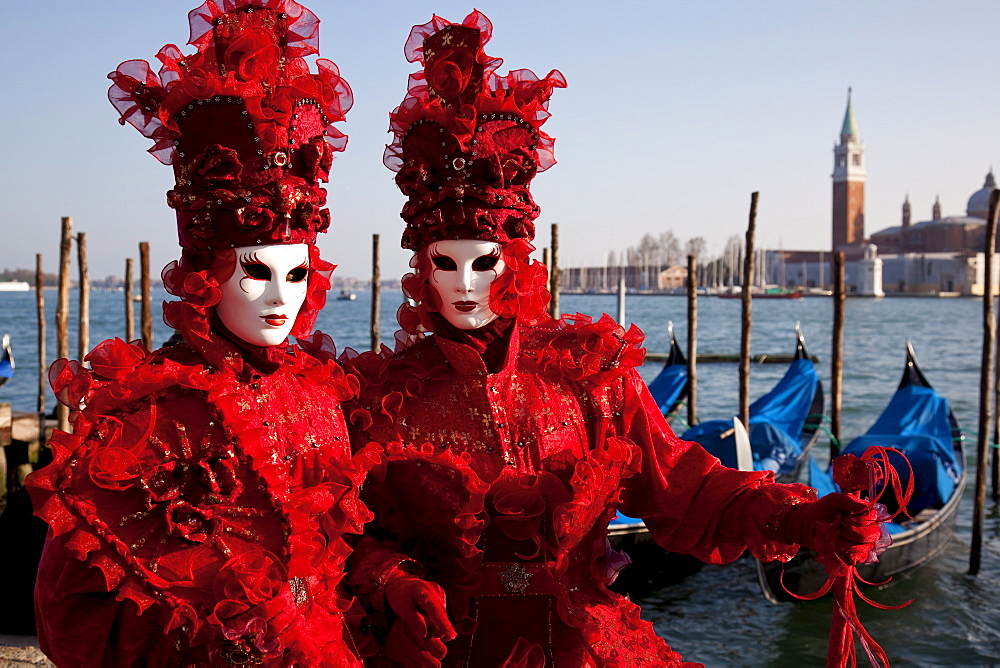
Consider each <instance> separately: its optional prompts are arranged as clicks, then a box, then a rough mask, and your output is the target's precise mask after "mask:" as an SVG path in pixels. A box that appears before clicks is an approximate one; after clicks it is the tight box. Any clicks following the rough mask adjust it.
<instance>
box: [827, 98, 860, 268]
mask: <svg viewBox="0 0 1000 668" xmlns="http://www.w3.org/2000/svg"><path fill="white" fill-rule="evenodd" d="M832 177H833V221H832V222H833V225H832V227H833V240H832V241H833V243H832V249H833V250H834V251H838V250H847V247H850V246H856V247H860V245H861V243H862V242H863V241H864V239H865V145H864V143H863V142H862V141H861V137H860V135H859V134H858V124H857V122H856V121H855V120H854V108H853V107H852V106H851V89H850V88H848V89H847V111H845V112H844V123H843V125H842V126H841V128H840V143H839V144H837V145H835V146H834V147H833V174H832Z"/></svg>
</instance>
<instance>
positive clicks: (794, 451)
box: [681, 323, 823, 482]
mask: <svg viewBox="0 0 1000 668" xmlns="http://www.w3.org/2000/svg"><path fill="white" fill-rule="evenodd" d="M822 415H823V385H822V384H821V383H820V380H819V375H818V374H817V373H816V367H815V365H814V364H813V363H812V360H811V359H810V358H809V353H808V352H806V344H805V339H804V338H803V336H802V330H801V328H800V327H799V325H798V323H796V325H795V354H794V356H793V358H792V362H791V364H789V366H788V370H787V371H786V372H785V375H784V376H783V377H782V378H781V380H780V381H778V384H777V385H775V386H774V388H773V389H772V390H771V391H770V392H768V393H767V394H765V395H764V396H762V397H761V398H759V399H757V401H755V402H753V403H752V404H750V425H749V430H748V431H749V434H750V447H751V450H752V452H753V468H754V469H755V470H757V471H766V470H770V471H774V474H775V478H776V479H777V480H778V482H794V481H795V480H797V479H798V476H799V471H800V469H801V467H802V466H803V464H804V462H805V461H806V459H807V457H806V455H807V454H808V452H809V450H810V449H811V448H812V446H813V444H815V442H816V439H817V437H818V436H819V425H820V421H821V420H822ZM681 438H683V439H684V440H685V441H696V442H698V443H700V444H701V445H702V447H704V448H705V449H706V450H708V451H709V452H710V453H712V454H713V455H715V456H716V457H718V458H719V459H720V460H721V461H722V463H723V464H725V465H726V466H729V467H732V468H738V467H737V454H736V439H735V438H734V430H733V420H731V419H730V420H708V421H706V422H702V423H699V424H697V425H695V426H694V427H691V428H690V429H688V430H687V431H686V432H684V434H683V435H682V436H681Z"/></svg>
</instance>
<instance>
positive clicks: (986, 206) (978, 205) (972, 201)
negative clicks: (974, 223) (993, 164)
mask: <svg viewBox="0 0 1000 668" xmlns="http://www.w3.org/2000/svg"><path fill="white" fill-rule="evenodd" d="M996 187H997V182H996V180H995V179H994V178H993V170H992V169H990V173H989V174H987V175H986V182H985V183H983V187H982V188H981V189H980V190H977V191H976V192H974V193H972V197H970V198H969V204H968V206H966V207H965V212H966V213H967V214H968V215H969V216H971V217H973V218H982V219H983V220H986V217H987V216H988V215H990V193H991V192H993V189H994V188H996Z"/></svg>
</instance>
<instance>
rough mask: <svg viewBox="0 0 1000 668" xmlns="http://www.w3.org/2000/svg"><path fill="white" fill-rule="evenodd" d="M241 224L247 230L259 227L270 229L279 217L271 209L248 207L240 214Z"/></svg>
mask: <svg viewBox="0 0 1000 668" xmlns="http://www.w3.org/2000/svg"><path fill="white" fill-rule="evenodd" d="M239 217H240V224H241V225H242V226H243V227H245V228H247V229H251V230H252V229H256V228H258V227H264V228H269V227H271V226H272V225H273V224H274V221H275V220H276V219H277V217H278V215H277V214H276V213H275V212H274V211H272V210H271V209H265V208H263V207H259V206H247V207H244V208H243V210H242V211H240V212H239Z"/></svg>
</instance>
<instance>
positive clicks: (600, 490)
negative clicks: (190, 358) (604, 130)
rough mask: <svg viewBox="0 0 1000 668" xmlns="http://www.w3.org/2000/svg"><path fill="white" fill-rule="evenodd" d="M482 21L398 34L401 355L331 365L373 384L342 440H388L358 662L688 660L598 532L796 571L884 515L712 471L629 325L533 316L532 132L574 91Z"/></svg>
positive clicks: (367, 554)
mask: <svg viewBox="0 0 1000 668" xmlns="http://www.w3.org/2000/svg"><path fill="white" fill-rule="evenodd" d="M491 30H492V26H491V25H490V23H489V21H488V20H487V19H486V17H485V16H483V15H482V14H480V13H478V12H473V13H472V14H470V15H469V16H468V17H467V18H466V19H465V20H464V21H463V22H462V23H450V22H448V21H446V20H444V19H441V18H439V17H436V16H435V17H434V19H433V20H432V21H431V22H430V23H427V24H426V25H422V26H417V27H415V28H414V29H413V31H412V32H411V33H410V37H409V40H408V41H407V43H406V55H407V58H408V59H409V60H410V61H416V62H419V63H420V64H421V65H422V71H421V72H418V73H416V74H414V75H412V76H411V78H410V85H409V94H408V95H407V97H406V98H405V100H404V101H403V103H402V104H401V105H400V106H399V107H398V108H397V109H396V110H395V111H394V112H393V113H392V115H391V117H390V118H391V129H392V131H393V133H394V135H395V140H394V141H393V143H392V144H391V145H390V146H389V147H388V149H387V151H386V155H385V162H386V164H387V166H389V167H390V168H391V169H393V170H394V171H396V183H397V184H398V186H399V188H400V189H401V190H402V192H403V193H404V194H405V195H406V196H407V197H408V201H407V203H406V205H405V206H404V208H403V211H402V218H403V219H404V220H405V221H406V230H405V232H404V233H403V242H402V245H403V246H404V247H405V248H408V249H410V250H412V251H414V256H413V260H412V262H411V266H412V267H413V268H414V269H415V271H414V272H413V273H411V274H409V275H407V276H406V277H405V278H404V279H403V288H404V291H405V293H406V296H407V297H408V298H409V302H408V303H407V304H404V305H403V306H402V308H401V309H400V312H399V320H400V324H401V326H402V327H403V329H404V332H405V333H406V334H407V336H405V337H399V340H400V341H401V344H400V346H398V349H397V350H396V351H395V353H390V352H389V351H388V350H387V349H383V350H382V352H381V353H378V354H377V353H364V354H362V355H352V351H349V352H348V354H347V355H345V356H344V357H343V358H342V359H344V361H345V362H346V363H348V364H349V365H350V368H351V369H352V370H353V371H354V372H355V373H357V374H358V375H359V378H360V381H361V386H362V389H361V394H360V397H359V399H358V400H357V401H355V402H353V403H352V404H350V407H349V408H348V409H347V411H348V422H349V425H350V426H351V429H352V439H353V440H354V443H355V447H369V446H368V444H369V443H370V442H377V443H381V444H383V445H384V450H385V459H384V462H383V463H382V464H381V465H379V466H378V467H377V468H376V469H375V470H374V472H373V475H372V477H371V479H370V481H369V483H368V486H367V487H366V495H367V496H366V497H365V498H366V502H367V503H368V504H369V507H370V508H371V510H372V511H373V512H374V514H375V518H376V519H375V520H374V521H373V522H372V523H371V524H370V525H369V527H370V531H369V532H368V534H367V536H366V540H368V541H370V542H371V543H372V544H373V545H376V546H377V547H372V548H371V549H366V550H365V551H364V552H363V553H362V552H360V551H355V555H354V557H352V558H353V559H354V561H353V564H352V567H351V571H350V575H349V579H350V582H351V583H352V584H353V585H354V586H355V587H356V588H357V591H358V594H359V598H360V599H361V600H363V601H364V602H365V604H366V605H367V606H368V608H369V615H370V620H371V621H372V624H373V627H374V628H375V629H380V631H379V632H380V633H381V634H383V635H382V636H381V637H380V642H381V643H382V646H383V650H382V655H381V656H380V657H378V658H377V659H373V660H372V662H371V665H422V666H437V665H445V666H475V667H476V668H488V667H495V666H505V667H511V668H512V667H514V666H517V667H518V668H529V667H531V668H537V667H541V666H559V667H571V668H576V667H579V666H629V667H634V666H676V665H681V664H682V660H681V657H680V656H679V655H678V654H677V653H676V652H674V651H672V650H671V649H670V647H668V646H667V644H666V643H665V642H664V641H663V640H662V639H660V638H659V637H657V635H656V634H655V633H654V631H653V627H652V625H651V624H650V623H648V622H646V621H643V620H642V619H640V616H639V608H638V606H636V605H635V604H633V603H631V602H630V601H628V600H626V599H625V598H623V597H622V596H620V595H618V594H615V593H612V592H611V591H609V590H608V588H607V584H608V583H609V582H610V581H611V580H612V579H613V577H614V575H615V574H616V572H617V569H618V568H620V566H621V560H620V559H619V558H617V554H616V553H614V552H613V551H612V550H611V549H610V547H609V545H608V541H607V537H606V536H607V526H608V522H609V520H611V519H612V518H613V517H614V515H615V510H616V509H621V511H622V512H623V513H624V514H626V515H628V516H630V517H641V518H643V519H644V520H645V522H646V525H647V526H648V528H649V530H650V533H651V534H652V536H653V537H654V538H655V539H656V540H657V541H658V542H659V544H660V545H662V546H663V547H664V548H666V549H668V550H670V551H673V552H679V553H685V554H691V555H695V556H697V557H699V558H701V559H703V560H705V561H707V562H711V563H716V564H719V563H724V562H728V561H732V560H734V559H735V558H736V557H737V556H739V555H740V554H741V553H742V552H743V551H744V550H746V549H748V548H749V549H750V551H751V552H752V553H753V554H754V555H755V556H757V557H759V558H761V559H767V560H770V559H789V558H791V556H792V555H793V554H795V552H796V550H797V549H798V547H799V546H800V545H806V546H812V547H815V546H816V543H817V531H816V526H818V523H829V522H833V523H835V526H837V527H839V528H838V529H837V530H836V531H834V532H832V534H824V535H829V536H832V538H831V539H830V542H831V545H830V546H829V547H830V548H831V549H833V550H835V551H836V553H837V554H838V555H843V556H844V558H845V559H848V560H851V559H854V560H858V559H864V558H865V557H867V556H868V554H869V552H870V550H871V546H872V544H873V543H874V541H875V539H876V538H877V537H878V536H879V529H878V526H877V523H876V521H875V515H874V512H868V510H867V506H866V505H865V504H862V503H860V502H855V501H852V500H850V499H848V498H847V497H846V496H844V495H831V496H828V497H825V498H824V499H822V500H819V501H817V500H816V497H815V493H814V491H813V490H811V489H809V488H807V487H805V486H802V485H779V484H776V483H775V482H774V479H773V475H772V474H771V473H770V472H741V471H736V470H732V469H728V468H724V467H723V466H721V465H720V463H719V461H718V460H717V459H716V458H714V457H712V456H710V455H708V454H707V453H706V452H705V451H704V450H703V449H702V448H701V447H700V446H699V445H697V444H695V443H689V442H684V441H681V440H680V439H678V438H677V437H676V436H675V435H674V434H673V433H672V431H671V430H670V428H669V427H668V426H667V423H666V422H665V420H664V418H663V416H662V415H661V414H660V412H659V410H658V409H657V406H656V402H655V401H653V400H652V398H651V397H650V395H649V393H648V391H647V389H646V386H645V384H644V383H643V381H642V380H641V378H640V376H639V374H638V373H637V371H636V367H638V366H639V365H640V364H641V363H642V361H643V356H644V350H643V349H642V348H640V347H639V345H640V343H641V340H642V338H643V337H642V334H641V332H639V331H638V330H637V329H636V328H634V327H633V328H631V329H629V330H628V331H625V330H624V329H623V328H622V327H620V326H619V325H618V324H616V323H615V322H614V321H613V320H612V319H611V318H609V317H608V316H604V317H602V318H601V319H599V320H597V321H593V320H591V319H590V318H589V317H586V316H581V315H576V316H572V317H566V318H564V319H562V320H553V319H551V318H549V317H547V316H546V315H545V310H544V309H545V306H546V303H547V302H548V298H549V295H548V293H547V291H546V288H545V283H546V272H545V268H544V267H543V266H542V265H540V264H539V263H538V262H534V261H532V260H531V259H530V258H529V253H530V252H531V251H532V250H534V249H533V248H532V246H531V244H530V242H531V240H532V239H533V237H534V231H535V229H534V220H535V219H536V217H537V216H538V213H539V208H538V206H536V204H535V202H534V200H533V199H532V196H531V192H530V183H531V180H532V178H533V177H534V176H535V174H536V173H537V172H540V171H542V170H545V169H547V168H548V167H550V166H551V165H552V164H554V162H555V161H554V159H553V153H552V148H553V140H552V138H551V137H549V136H548V135H547V134H546V133H545V132H543V131H542V129H541V128H542V125H543V123H544V122H545V121H546V119H547V118H548V116H549V113H548V111H547V107H548V102H549V98H550V95H551V94H552V92H553V90H554V89H556V88H562V87H564V86H565V80H564V79H563V76H562V75H561V74H560V73H559V72H558V71H552V72H550V73H549V74H547V75H546V76H544V77H538V76H536V75H535V74H534V73H532V72H530V71H528V70H517V71H513V72H510V73H509V74H507V75H505V76H501V75H499V74H497V72H496V70H497V68H498V67H499V65H500V64H501V61H500V59H498V58H492V57H490V56H487V55H486V53H485V52H484V50H483V49H484V46H485V45H486V43H487V41H488V40H489V39H490V34H491ZM427 332H432V333H433V334H432V335H426V333H427ZM421 583H422V584H421ZM421 587H422V589H421ZM408 590H417V591H419V592H421V596H410V595H408ZM414 601H416V602H417V604H414ZM443 609H446V610H447V615H448V619H449V620H450V624H447V623H443V622H441V620H440V611H441V610H443ZM380 662H381V663H380Z"/></svg>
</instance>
